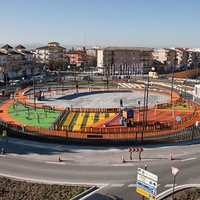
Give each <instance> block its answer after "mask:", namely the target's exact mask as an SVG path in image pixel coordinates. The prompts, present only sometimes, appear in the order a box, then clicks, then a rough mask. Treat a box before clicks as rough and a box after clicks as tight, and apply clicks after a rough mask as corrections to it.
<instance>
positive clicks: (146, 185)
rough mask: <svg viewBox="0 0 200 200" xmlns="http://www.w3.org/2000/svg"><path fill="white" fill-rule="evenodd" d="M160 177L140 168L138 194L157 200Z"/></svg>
mask: <svg viewBox="0 0 200 200" xmlns="http://www.w3.org/2000/svg"><path fill="white" fill-rule="evenodd" d="M157 181H158V176H157V175H156V174H153V173H151V172H149V171H147V170H144V169H142V168H138V174H137V182H136V183H137V187H136V192H138V193H140V194H141V195H143V196H145V197H147V198H149V199H150V200H155V199H156V195H157V187H158V184H157Z"/></svg>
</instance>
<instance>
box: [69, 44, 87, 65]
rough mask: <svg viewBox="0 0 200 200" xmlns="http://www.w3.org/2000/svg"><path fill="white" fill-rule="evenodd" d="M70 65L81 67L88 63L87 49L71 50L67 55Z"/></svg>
mask: <svg viewBox="0 0 200 200" xmlns="http://www.w3.org/2000/svg"><path fill="white" fill-rule="evenodd" d="M66 55H67V58H68V60H69V64H70V65H73V66H77V67H80V66H81V65H83V64H84V63H85V62H86V49H85V47H77V49H76V50H74V49H73V48H72V49H70V50H69V51H68V52H67V53H66Z"/></svg>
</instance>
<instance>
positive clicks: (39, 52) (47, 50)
mask: <svg viewBox="0 0 200 200" xmlns="http://www.w3.org/2000/svg"><path fill="white" fill-rule="evenodd" d="M35 59H36V62H38V63H42V64H44V65H45V66H48V67H51V68H55V62H56V61H61V62H63V64H65V63H66V48H64V47H61V46H60V44H59V43H58V42H49V43H48V44H47V45H46V46H43V47H38V48H36V51H35Z"/></svg>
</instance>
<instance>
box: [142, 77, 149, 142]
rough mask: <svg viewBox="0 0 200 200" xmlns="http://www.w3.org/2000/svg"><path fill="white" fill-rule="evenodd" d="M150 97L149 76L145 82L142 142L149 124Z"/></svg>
mask: <svg viewBox="0 0 200 200" xmlns="http://www.w3.org/2000/svg"><path fill="white" fill-rule="evenodd" d="M148 98H149V76H148V78H147V81H146V82H145V88H144V109H143V121H142V137H141V142H143V140H144V128H145V126H146V125H147V113H148Z"/></svg>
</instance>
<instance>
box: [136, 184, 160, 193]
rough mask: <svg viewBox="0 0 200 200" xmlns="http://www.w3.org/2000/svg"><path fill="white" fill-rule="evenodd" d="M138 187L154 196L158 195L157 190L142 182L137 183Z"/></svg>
mask: <svg viewBox="0 0 200 200" xmlns="http://www.w3.org/2000/svg"><path fill="white" fill-rule="evenodd" d="M137 186H138V187H140V188H142V189H143V190H146V191H147V192H149V193H151V194H153V195H157V190H156V189H154V188H152V187H150V186H148V185H145V184H144V183H142V182H140V181H137Z"/></svg>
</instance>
